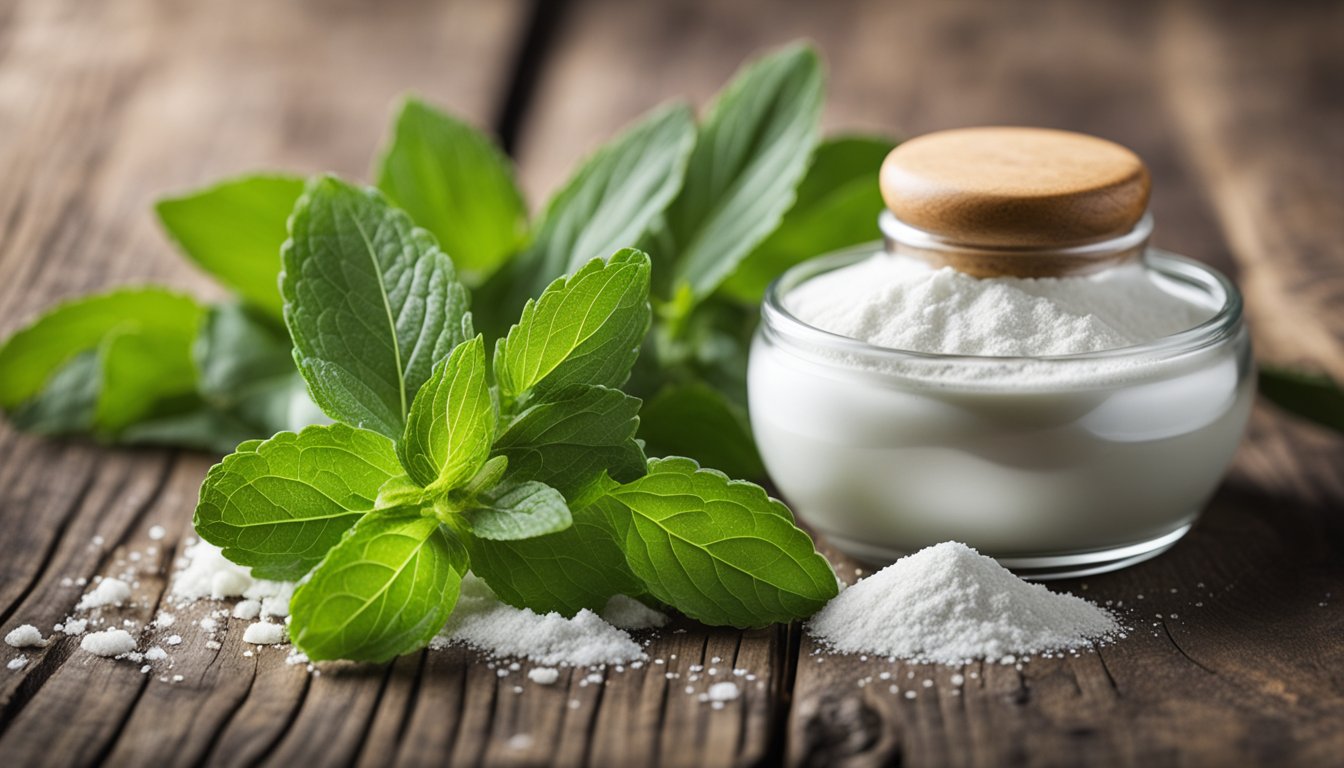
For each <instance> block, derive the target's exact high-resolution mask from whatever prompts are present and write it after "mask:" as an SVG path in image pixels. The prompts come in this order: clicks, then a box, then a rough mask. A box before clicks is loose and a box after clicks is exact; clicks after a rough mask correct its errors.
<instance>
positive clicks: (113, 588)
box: [75, 578, 131, 611]
mask: <svg viewBox="0 0 1344 768" xmlns="http://www.w3.org/2000/svg"><path fill="white" fill-rule="evenodd" d="M130 596H131V586H130V585H129V584H127V583H126V582H124V581H122V580H121V579H113V578H106V579H103V580H102V581H100V582H98V586H96V587H94V588H93V589H91V590H89V592H88V593H86V594H85V595H84V596H83V597H82V598H80V600H79V605H76V606H75V610H77V611H86V610H89V609H90V608H102V607H104V606H108V605H121V604H122V603H124V602H126V599H127V598H128V597H130Z"/></svg>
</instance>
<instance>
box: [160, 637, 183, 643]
mask: <svg viewBox="0 0 1344 768" xmlns="http://www.w3.org/2000/svg"><path fill="white" fill-rule="evenodd" d="M164 642H165V643H167V644H169V645H181V644H182V636H181V635H169V636H168V639H167V640H165V641H164Z"/></svg>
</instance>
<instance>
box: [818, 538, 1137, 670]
mask: <svg viewBox="0 0 1344 768" xmlns="http://www.w3.org/2000/svg"><path fill="white" fill-rule="evenodd" d="M808 628H809V630H810V631H811V633H812V634H813V635H814V636H815V637H817V638H818V639H819V640H821V641H822V642H823V643H824V644H825V645H827V646H828V647H830V648H831V649H832V650H835V651H839V652H842V653H867V654H873V655H877V656H889V657H895V658H900V659H908V660H913V661H931V662H937V663H941V664H959V663H963V662H966V661H970V660H973V659H990V660H997V659H1003V658H1005V657H1009V656H1023V655H1035V654H1039V653H1043V652H1048V651H1059V650H1067V649H1073V648H1080V647H1084V646H1087V645H1090V644H1091V643H1092V642H1093V641H1094V640H1101V639H1106V638H1109V637H1113V636H1115V635H1117V634H1118V633H1119V632H1120V626H1119V625H1118V624H1117V623H1116V621H1115V618H1114V617H1113V616H1111V614H1110V613H1108V612H1107V611H1105V610H1104V609H1102V608H1099V607H1097V606H1096V605H1093V604H1092V603H1090V602H1088V601H1086V600H1083V599H1082V598H1079V597H1074V596H1073V595H1069V594H1060V593H1055V592H1051V591H1050V590H1048V589H1046V588H1045V587H1043V586H1041V585H1039V584H1029V583H1027V582H1025V581H1023V580H1021V579H1019V578H1018V577H1016V576H1014V575H1013V574H1012V573H1011V572H1009V571H1008V570H1007V569H1005V568H1004V567H1003V566H1001V565H999V564H998V563H997V562H995V561H994V560H993V559H992V558H988V557H985V556H983V555H981V554H979V553H978V552H976V551H975V550H973V549H971V548H970V547H968V546H966V545H965V544H959V543H957V542H944V543H942V544H938V545H936V546H932V547H929V548H927V549H923V550H920V551H919V552H916V553H915V554H913V555H909V556H907V557H903V558H901V559H900V560H897V561H896V562H895V563H892V564H891V565H889V566H887V567H886V568H883V569H882V570H880V571H878V572H877V573H875V574H873V575H872V576H869V577H868V578H866V579H864V580H862V581H860V582H859V583H858V584H856V585H854V586H852V587H849V588H848V589H846V590H844V591H843V592H841V593H840V594H839V595H838V596H837V597H835V598H834V599H833V600H831V602H830V603H827V605H826V607H825V608H823V609H822V610H821V611H820V612H818V613H817V614H816V615H815V616H813V617H812V620H811V621H810V622H809V624H808Z"/></svg>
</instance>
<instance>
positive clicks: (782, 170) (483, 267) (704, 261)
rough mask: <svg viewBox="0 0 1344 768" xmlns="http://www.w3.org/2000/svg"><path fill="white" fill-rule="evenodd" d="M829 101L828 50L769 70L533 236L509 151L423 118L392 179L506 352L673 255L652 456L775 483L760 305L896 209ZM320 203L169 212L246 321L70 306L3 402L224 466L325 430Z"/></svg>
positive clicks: (658, 326) (636, 377) (660, 339)
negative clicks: (649, 261) (310, 313)
mask: <svg viewBox="0 0 1344 768" xmlns="http://www.w3.org/2000/svg"><path fill="white" fill-rule="evenodd" d="M821 103H822V75H821V69H820V65H819V63H818V61H817V57H816V54H815V52H813V51H812V50H811V49H810V48H807V47H805V46H793V47H789V48H786V49H783V50H781V51H778V52H775V53H773V54H771V55H768V56H765V57H764V58H762V59H760V60H759V61H756V62H754V63H751V64H749V65H748V66H746V67H745V68H744V69H743V70H742V71H741V72H740V73H739V74H738V75H737V76H736V77H735V79H734V80H733V81H732V82H731V83H730V84H729V85H728V86H727V87H726V88H725V89H724V90H723V92H722V93H721V94H720V95H719V96H718V97H717V98H716V99H715V101H714V103H713V104H712V105H711V106H710V108H709V110H708V112H707V114H706V116H705V119H704V120H703V121H702V122H700V123H699V124H697V122H696V120H695V119H694V117H693V115H692V113H691V110H690V109H689V108H688V107H687V106H685V105H683V104H673V105H668V106H665V107H663V108H660V109H658V110H655V111H654V112H652V113H650V114H649V115H647V116H645V117H643V118H642V119H640V120H638V121H637V122H636V123H635V124H634V125H633V126H632V127H630V128H629V129H627V130H626V131H625V132H624V133H622V134H621V135H619V136H617V137H616V138H614V139H613V140H612V141H610V142H608V143H607V144H606V145H604V146H603V147H601V148H600V149H598V150H597V152H596V153H594V154H593V155H592V156H591V157H589V158H587V159H586V160H585V161H584V162H583V163H582V164H581V165H580V167H579V168H578V169H577V170H576V172H575V173H574V175H573V176H572V177H571V178H570V179H569V180H568V181H567V182H566V183H565V184H564V185H563V186H562V187H561V188H560V190H559V191H558V192H557V193H556V194H555V195H554V196H553V197H552V198H551V199H550V201H549V202H548V203H547V204H546V205H545V207H544V209H543V211H542V213H541V214H540V215H539V217H538V218H537V220H536V221H535V222H529V221H528V217H527V212H526V210H527V208H526V205H525V204H524V202H523V197H522V194H521V193H520V192H519V191H518V188H517V185H516V184H515V181H514V173H513V168H512V166H511V164H510V162H509V160H508V159H507V158H506V157H505V156H504V155H503V154H501V153H500V152H499V150H498V149H497V148H496V147H495V145H494V143H493V142H492V141H491V140H490V139H489V138H488V137H486V136H484V135H482V134H481V133H479V132H478V131H476V130H475V129H473V128H472V127H470V126H469V125H467V124H465V123H464V122H462V121H459V120H456V119H454V118H452V117H450V116H448V115H445V114H442V113H440V112H438V111H435V110H434V109H432V108H430V107H429V106H427V105H425V104H423V103H421V102H419V101H417V100H414V99H411V100H408V101H406V102H405V103H404V104H403V106H402V107H401V108H400V110H399V111H398V113H397V115H396V118H395V121H394V125H393V131H392V135H391V137H390V140H389V141H388V143H387V147H386V149H385V150H384V152H383V153H382V154H381V156H380V158H379V159H378V161H377V163H376V164H375V169H374V178H375V181H376V185H377V187H378V188H379V189H380V190H381V191H382V192H383V194H384V195H385V196H386V198H387V199H388V200H390V201H391V203H392V204H393V205H395V206H397V207H399V208H400V209H402V210H404V211H405V212H406V213H407V214H408V215H409V216H410V218H411V220H412V221H414V222H415V223H416V224H417V225H418V226H420V227H422V228H424V229H426V230H428V231H429V232H430V233H431V234H432V235H433V236H434V237H435V238H437V240H438V243H439V245H440V247H441V248H442V249H443V251H444V252H445V253H447V254H448V255H450V256H451V257H452V259H453V261H454V263H455V264H456V266H457V270H458V274H459V276H460V279H461V281H462V282H463V283H464V284H465V285H466V286H467V287H469V288H472V289H473V292H474V294H475V301H474V305H473V307H472V308H473V310H474V314H475V317H476V323H477V325H478V326H479V327H480V329H481V330H482V331H483V332H484V334H485V336H486V337H487V338H490V339H493V338H498V337H499V336H500V335H502V334H503V333H504V332H505V331H506V330H507V328H508V323H510V322H512V321H513V319H514V318H515V317H517V314H518V312H519V311H520V310H521V309H522V307H523V305H524V304H525V302H526V301H527V300H528V299H530V298H532V297H534V296H536V295H538V293H539V292H540V291H541V290H543V289H544V288H545V287H546V286H547V285H549V284H550V283H551V281H553V280H554V279H556V278H558V277H560V276H563V275H566V274H570V273H573V272H574V271H575V270H577V269H578V268H580V267H581V266H582V265H584V264H586V263H588V262H589V261H591V260H592V259H594V258H600V257H605V256H608V255H610V254H611V253H613V252H615V251H616V250H617V249H619V248H622V247H624V246H627V245H637V246H639V247H641V248H642V249H643V250H645V251H647V252H649V253H651V254H653V257H654V263H653V275H652V299H653V304H654V308H655V309H654V314H653V321H652V323H651V327H650V330H649V331H648V333H647V334H646V337H645V339H644V342H643V345H642V348H643V352H642V354H641V356H640V359H639V361H638V364H637V366H636V368H635V371H634V374H633V377H632V379H631V381H630V382H629V384H628V386H627V389H628V390H629V391H631V392H632V393H633V394H635V395H638V396H640V397H642V398H644V399H645V400H646V401H647V403H646V405H645V408H644V411H643V420H642V425H641V433H640V437H641V438H642V439H643V440H645V441H646V442H647V447H648V450H649V453H650V454H651V455H669V454H685V455H689V456H693V457H695V458H697V459H699V460H700V461H702V462H704V463H706V464H710V465H714V466H718V467H720V468H722V469H724V470H726V471H729V472H731V473H732V474H735V475H739V476H745V477H760V476H762V475H763V470H762V468H761V465H760V461H759V459H758V457H757V454H756V449H755V446H754V444H753V442H752V439H751V433H750V430H749V429H748V427H747V415H746V404H745V397H746V395H745V393H746V387H745V366H746V357H747V355H746V348H747V343H748V341H749V339H750V335H751V333H752V331H753V329H754V326H755V322H756V316H757V312H756V305H757V303H758V302H759V300H760V297H761V295H762V293H763V291H764V289H765V287H766V285H767V284H768V283H769V281H770V280H772V279H773V278H774V277H775V276H776V275H778V274H779V273H780V272H781V271H783V270H784V269H786V268H787V267H789V266H791V265H792V264H794V263H797V262H798V261H801V260H802V259H804V258H807V257H809V256H813V255H816V254H818V253H823V252H825V251H828V250H834V249H837V248H840V247H844V246H848V245H852V244H854V243H856V242H859V241H863V240H868V239H871V235H870V233H871V232H873V222H874V220H875V218H876V215H877V213H878V211H880V210H881V208H882V202H881V199H880V196H879V194H878V188H877V178H876V175H877V169H878V167H879V165H880V163H881V159H882V157H883V156H884V155H885V154H886V152H887V151H888V150H889V149H890V147H891V142H888V141H885V140H881V139H870V138H858V137H850V138H839V139H834V140H829V141H820V140H819V135H818V117H819V114H820V110H821ZM302 189H303V180H302V179H299V178H294V177H286V176H277V175H263V176H249V177H243V178H239V179H234V180H230V181H226V182H224V183H221V184H219V185H217V186H214V187H211V188H209V189H206V190H203V191H200V192H197V193H193V194H189V195H186V196H184V197H180V198H175V199H170V200H165V201H163V202H161V203H160V204H159V206H158V213H159V217H160V219H161V221H162V223H163V225H164V227H165V228H166V229H167V231H168V232H169V234H170V235H171V236H172V237H173V239H174V240H175V241H176V242H177V243H178V244H179V245H180V246H181V248H182V250H183V251H184V252H185V253H186V254H187V255H188V256H189V257H190V258H191V259H192V260H193V261H194V262H195V263H196V264H198V265H199V266H200V267H202V268H204V269H205V270H207V271H208V272H210V273H211V274H212V275H214V276H215V277H216V278H218V279H219V280H220V281H221V282H222V283H223V284H224V285H225V286H227V287H228V288H229V289H231V290H232V291H233V292H234V293H235V294H236V296H237V297H238V302H237V304H235V305H230V306H222V307H213V308H205V307H201V306H200V305H198V304H196V303H195V302H194V301H192V300H191V299H189V298H187V297H184V296H176V295H171V294H167V293H165V292H163V291H160V290H157V289H147V290H142V291H129V292H120V293H117V294H110V295H106V296H99V297H93V298H90V299H87V300H84V301H81V302H74V303H72V304H69V305H66V306H63V307H61V308H58V309H57V310H55V311H54V312H52V313H51V314H49V315H47V316H46V317H44V318H42V319H40V320H39V321H38V322H37V323H36V324H34V325H33V326H32V327H30V328H28V329H26V330H24V331H22V332H20V334H19V335H17V336H15V337H14V339H12V340H11V341H10V342H9V344H7V345H6V346H5V347H4V348H2V349H0V366H3V367H4V369H5V370H6V371H7V372H9V371H16V370H18V371H21V373H19V374H18V375H15V376H14V378H13V380H12V381H7V382H5V385H4V386H3V387H0V407H3V408H4V409H6V410H8V411H9V412H10V413H11V417H12V418H13V419H14V421H15V422H16V423H18V424H19V425H20V426H22V427H25V428H28V429H33V430H37V431H42V432H80V433H89V432H92V433H94V434H97V435H98V436H100V437H102V438H104V439H109V440H116V441H127V442H131V441H146V440H156V441H159V442H169V443H176V444H182V445H189V446H197V447H206V448H213V449H219V450H228V449H229V448H230V447H232V445H234V444H236V442H237V441H238V440H239V439H241V438H248V437H264V436H268V435H271V434H273V433H274V432H275V431H276V430H277V429H281V428H297V427H299V426H301V425H302V424H304V423H308V422H309V421H311V420H313V419H317V418H319V415H318V414H317V412H316V410H315V409H313V408H312V407H311V404H310V403H307V402H306V398H305V396H304V391H303V386H302V382H301V381H300V380H299V379H298V376H297V374H296V373H295V372H294V371H293V366H292V364H290V363H289V350H288V348H287V347H288V339H286V338H285V334H284V329H283V326H282V325H281V318H280V311H281V306H282V297H281V295H280V293H279V292H278V291H277V289H276V278H277V274H278V272H279V269H280V264H279V260H278V258H277V254H278V252H279V248H280V245H281V243H282V242H283V241H284V239H285V221H286V218H287V217H288V216H289V214H290V211H291V210H292V209H293V207H294V204H295V201H296V200H297V198H298V197H299V195H300V193H301V192H302ZM35 350H40V351H35ZM151 351H152V353H151ZM95 374H98V375H95Z"/></svg>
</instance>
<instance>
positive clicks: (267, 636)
mask: <svg viewBox="0 0 1344 768" xmlns="http://www.w3.org/2000/svg"><path fill="white" fill-rule="evenodd" d="M284 640H285V625H284V624H272V623H270V622H267V621H258V622H257V623H255V624H249V625H247V629H246V630H244V631H243V642H244V643H252V644H253V645H275V644H277V643H282V642H284Z"/></svg>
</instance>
